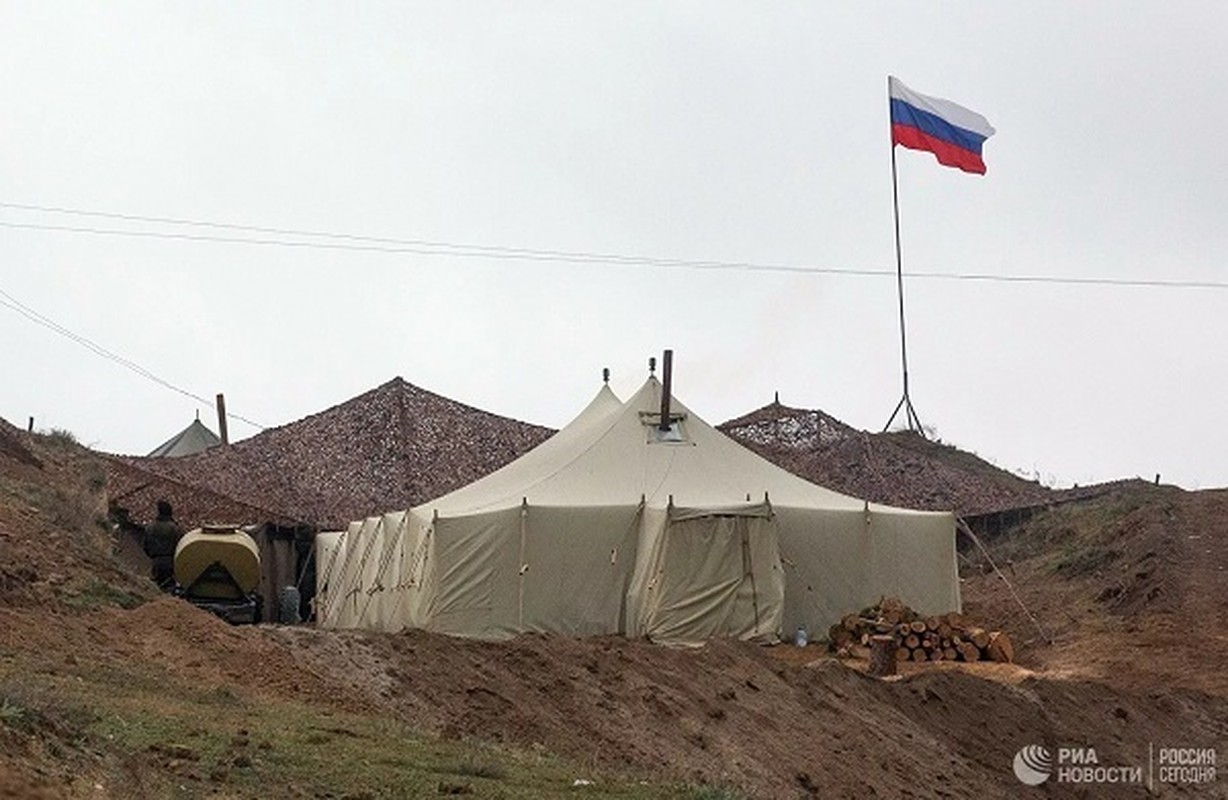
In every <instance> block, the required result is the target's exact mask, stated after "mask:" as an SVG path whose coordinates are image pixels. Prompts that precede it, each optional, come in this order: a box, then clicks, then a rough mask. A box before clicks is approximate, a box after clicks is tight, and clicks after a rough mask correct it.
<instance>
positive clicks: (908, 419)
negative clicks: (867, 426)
mask: <svg viewBox="0 0 1228 800" xmlns="http://www.w3.org/2000/svg"><path fill="white" fill-rule="evenodd" d="M887 125H888V133H889V134H890V125H891V78H890V77H888V78H887ZM887 141H888V142H889V143H890V145H891V209H892V212H893V215H894V218H895V286H896V295H897V297H898V298H899V306H900V367H901V370H902V373H903V376H904V396H903V397H901V398H900V402H899V403H898V404H896V407H895V411H892V412H891V417H890V419H888V420H887V424H886V425H884V426H883V432H884V433H886V432H887V431H888V430H889V429H890V428H891V423H893V422H895V418H896V417H897V416H899V413H900V410H901V409H903V411H904V422H905V424H906V425H907V426H908V430H910V431H915V432H917V433H921V434H922V435H923V436H924V435H925V434H924V433H923V432H922V430H921V419H920V418H919V417H918V416H917V412H916V410H914V409H913V407H912V398H910V397H909V396H908V334H907V327H906V326H905V324H904V258H903V254H902V250H901V248H900V187H899V180H898V178H897V175H896V167H895V138H894V136H890V135H889V136H888V138H887Z"/></svg>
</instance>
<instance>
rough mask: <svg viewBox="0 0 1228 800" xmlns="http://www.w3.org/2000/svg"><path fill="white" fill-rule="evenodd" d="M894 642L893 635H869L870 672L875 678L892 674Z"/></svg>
mask: <svg viewBox="0 0 1228 800" xmlns="http://www.w3.org/2000/svg"><path fill="white" fill-rule="evenodd" d="M895 659H896V644H895V637H894V636H882V635H879V636H871V637H870V674H871V675H873V676H875V677H877V678H884V677H886V676H888V675H894V674H895V672H896V669H895Z"/></svg>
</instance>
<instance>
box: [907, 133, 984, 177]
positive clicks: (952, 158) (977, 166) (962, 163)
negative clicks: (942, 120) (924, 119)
mask: <svg viewBox="0 0 1228 800" xmlns="http://www.w3.org/2000/svg"><path fill="white" fill-rule="evenodd" d="M891 141H892V143H893V144H902V145H904V146H905V147H907V148H909V149H910V150H926V151H928V152H931V153H933V154H934V155H935V156H936V157H937V158H938V163H939V164H945V165H946V166H948V167H956V168H958V169H962V170H963V171H964V172H973V173H976V174H977V175H984V174H985V161H984V159H982V158H981V156H980V154H978V153H973V152H972V151H971V150H965V149H964V148H962V147H956V146H955V145H953V144H951V143H950V142H945V141H943V140H942V139H938V138H935V137H933V136H929V135H927V134H925V133H923V132H921V131H920V130H918V129H917V128H914V127H912V126H909V125H892V126H891Z"/></svg>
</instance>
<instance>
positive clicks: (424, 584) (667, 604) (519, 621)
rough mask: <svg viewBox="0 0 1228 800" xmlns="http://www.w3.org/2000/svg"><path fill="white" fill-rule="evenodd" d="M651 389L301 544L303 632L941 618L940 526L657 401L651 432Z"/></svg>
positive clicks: (947, 546)
mask: <svg viewBox="0 0 1228 800" xmlns="http://www.w3.org/2000/svg"><path fill="white" fill-rule="evenodd" d="M662 393H663V388H662V385H661V383H660V382H659V381H657V380H656V379H655V378H654V377H650V378H649V379H648V381H647V382H646V383H645V384H644V385H643V386H642V388H641V389H640V390H639V391H638V392H637V393H636V394H635V395H634V396H633V397H632V398H631V399H630V400H628V401H627V402H625V403H623V402H620V401H619V400H618V398H617V397H615V395H614V393H613V392H612V391H611V390H610V389H609V387H608V386H603V387H602V388H601V390H600V391H599V392H598V393H597V396H596V397H595V398H594V399H593V400H592V402H590V403H589V405H588V406H587V407H586V408H585V409H584V411H583V412H581V414H580V415H579V416H578V417H577V418H576V419H575V420H574V421H572V423H571V424H569V425H568V426H567V427H565V428H564V429H563V430H561V431H560V432H559V433H557V434H556V435H555V436H553V437H551V438H550V439H548V440H547V441H546V442H544V443H543V444H541V445H539V446H538V447H537V448H535V449H533V450H531V451H530V452H528V453H527V454H525V455H524V456H522V457H521V458H520V459H518V460H516V461H514V462H512V463H510V464H508V465H507V466H505V467H503V468H502V469H500V470H498V471H496V472H494V473H491V474H490V475H488V476H486V477H485V478H482V479H480V480H478V481H475V482H474V483H472V484H469V485H468V486H465V487H463V488H461V489H459V490H457V491H455V492H452V493H451V494H448V495H445V496H443V497H440V498H438V499H436V500H432V501H430V502H428V503H424V504H422V505H420V506H418V507H415V508H413V509H409V510H408V511H399V512H394V513H389V514H385V515H383V516H381V517H371V518H369V519H366V520H361V521H356V522H354V523H351V525H350V526H349V529H348V530H346V531H344V532H340V533H338V534H336V535H333V536H328V537H326V538H323V539H321V540H320V541H321V550H320V552H318V553H317V558H318V559H319V560H318V563H319V564H320V568H319V581H320V584H319V596H318V598H317V600H318V606H317V607H318V609H319V622H320V624H321V625H322V626H325V627H362V628H373V629H379V630H388V631H395V630H400V629H402V628H405V627H418V628H424V629H427V630H432V631H438V632H442V633H449V634H456V635H462V636H471V637H478V638H488V639H498V638H506V637H510V636H514V635H516V634H519V633H523V632H530V631H536V632H549V633H560V634H569V635H591V634H605V633H621V634H626V635H631V636H647V637H649V638H651V639H653V640H655V641H662V642H671V643H687V644H689V643H698V642H701V641H704V640H706V639H710V638H715V637H736V638H742V639H759V638H767V639H770V638H773V637H775V636H777V635H779V634H780V633H781V632H782V631H793V630H794V629H795V628H796V627H798V626H802V625H804V626H808V627H810V628H813V629H823V628H825V627H826V626H827V625H829V624H830V623H832V622H833V621H835V620H837V619H839V618H840V617H841V616H842V615H844V614H846V613H848V612H849V611H850V610H855V609H858V608H861V607H864V606H866V605H870V604H872V603H873V602H874V601H875V600H877V599H878V598H879V597H880V596H882V595H895V596H898V597H900V598H901V599H903V600H904V602H906V603H908V604H909V605H910V606H912V607H913V608H915V609H917V610H918V611H920V612H922V613H926V614H937V613H942V612H946V611H954V610H958V609H959V606H960V598H959V583H958V577H957V573H956V564H955V523H954V517H953V515H952V514H950V513H936V512H921V511H909V510H905V509H898V508H890V507H886V506H879V505H875V504H871V503H867V502H865V501H862V500H858V499H856V498H852V497H848V496H845V495H841V494H839V493H837V492H834V491H831V490H829V489H825V488H823V487H821V486H817V485H815V484H812V483H809V482H807V481H805V480H803V479H801V478H799V477H797V476H795V475H793V474H791V473H789V472H786V471H785V470H783V469H781V468H779V467H777V466H775V465H773V464H771V463H770V462H768V461H766V460H765V459H763V458H761V457H760V456H758V455H755V454H754V453H752V452H750V451H749V450H747V449H746V448H744V447H742V446H741V445H739V444H737V443H736V442H734V441H733V440H731V439H729V438H728V437H726V436H725V435H724V434H722V433H720V432H719V431H717V430H716V429H715V428H713V427H712V426H710V425H708V424H707V423H706V422H704V421H703V420H702V419H700V418H699V417H698V416H696V415H695V414H693V413H692V412H691V411H690V410H689V409H687V408H686V407H685V406H683V405H682V404H681V403H679V402H678V401H677V400H675V399H672V398H671V400H670V403H669V405H668V409H669V410H668V412H667V414H668V417H667V420H666V425H665V426H662V425H661V414H662V402H661V400H662Z"/></svg>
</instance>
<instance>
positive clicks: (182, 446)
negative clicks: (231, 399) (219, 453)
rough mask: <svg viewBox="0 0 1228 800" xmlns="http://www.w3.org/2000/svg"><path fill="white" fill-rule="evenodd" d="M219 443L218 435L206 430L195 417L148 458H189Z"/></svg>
mask: <svg viewBox="0 0 1228 800" xmlns="http://www.w3.org/2000/svg"><path fill="white" fill-rule="evenodd" d="M221 443H222V440H221V439H220V438H219V437H218V435H217V434H216V433H214V432H213V431H211V430H209V429H208V428H206V427H205V425H204V423H202V422H201V421H200V417H197V418H196V419H195V420H193V421H192V424H191V425H189V426H188V427H186V428H184V429H183V430H181V431H179V433H177V434H175V435H174V436H172V437H171V438H169V439H167V440H166V441H165V442H163V443H162V444H160V445H158V446H157V447H155V448H154V449H153V452H151V453H150V454H149V457H154V458H156V457H163V456H172V457H173V456H190V455H192V454H193V453H200V452H203V451H205V450H208V449H209V448H210V447H213V446H215V445H219V444H221Z"/></svg>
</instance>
